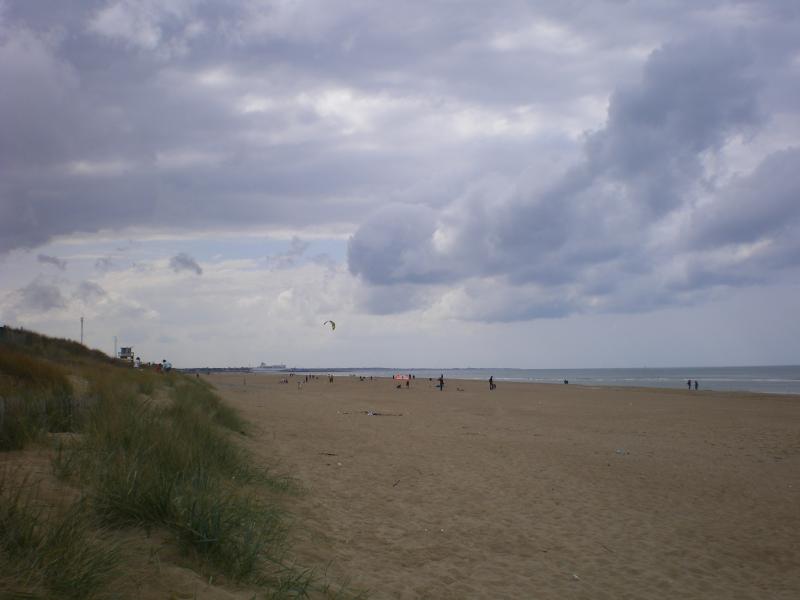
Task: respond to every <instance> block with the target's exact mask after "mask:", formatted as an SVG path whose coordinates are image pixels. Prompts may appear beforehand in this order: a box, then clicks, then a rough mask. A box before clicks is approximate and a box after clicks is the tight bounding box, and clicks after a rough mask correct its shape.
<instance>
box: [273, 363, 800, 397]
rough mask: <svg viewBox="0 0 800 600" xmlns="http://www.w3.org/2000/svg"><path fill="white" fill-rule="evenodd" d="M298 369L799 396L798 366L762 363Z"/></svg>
mask: <svg viewBox="0 0 800 600" xmlns="http://www.w3.org/2000/svg"><path fill="white" fill-rule="evenodd" d="M288 371H289V372H295V373H315V374H327V373H330V374H333V375H337V376H342V375H345V376H348V375H355V376H365V377H369V376H373V377H392V376H393V375H395V374H411V375H414V376H415V377H416V378H417V379H428V378H431V379H438V377H439V375H444V378H445V380H447V379H478V380H481V379H483V380H488V379H489V377H490V376H493V377H494V380H495V382H497V383H500V382H502V381H522V382H532V383H552V384H560V385H563V384H564V381H565V380H566V381H568V382H569V383H570V384H575V385H585V386H629V387H652V388H666V389H676V390H678V389H686V387H687V386H686V382H687V381H688V380H690V379H691V380H692V381H693V382H694V381H697V382H698V386H699V389H700V390H714V391H720V392H760V393H768V394H800V365H788V366H760V367H673V368H647V367H644V368H636V369H486V368H468V369H428V368H386V367H368V368H364V367H360V368H345V369H342V368H337V369H320V368H309V369H302V368H297V369H288Z"/></svg>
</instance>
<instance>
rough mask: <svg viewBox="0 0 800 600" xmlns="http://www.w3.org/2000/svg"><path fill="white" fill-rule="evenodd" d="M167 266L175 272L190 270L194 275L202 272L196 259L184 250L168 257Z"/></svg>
mask: <svg viewBox="0 0 800 600" xmlns="http://www.w3.org/2000/svg"><path fill="white" fill-rule="evenodd" d="M169 266H170V268H171V269H172V270H173V271H175V272H176V273H180V272H181V271H191V272H192V273H194V274H195V275H202V274H203V269H201V268H200V265H198V264H197V261H196V260H195V259H193V258H192V257H191V256H189V255H188V254H186V253H185V252H181V253H179V254H176V255H175V256H173V257H172V258H170V259H169Z"/></svg>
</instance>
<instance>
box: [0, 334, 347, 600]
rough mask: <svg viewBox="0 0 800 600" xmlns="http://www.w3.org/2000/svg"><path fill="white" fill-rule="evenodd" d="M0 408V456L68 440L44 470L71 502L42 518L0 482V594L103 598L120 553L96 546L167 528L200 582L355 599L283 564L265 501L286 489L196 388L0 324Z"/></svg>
mask: <svg viewBox="0 0 800 600" xmlns="http://www.w3.org/2000/svg"><path fill="white" fill-rule="evenodd" d="M72 381H75V382H78V383H76V384H75V385H73V384H72V383H71V382H72ZM76 387H77V389H76ZM0 398H2V415H1V416H0V450H2V449H11V448H17V449H18V448H23V447H24V446H25V444H27V443H30V442H31V441H33V440H36V439H41V434H42V433H44V432H47V431H50V432H54V431H74V432H77V433H78V435H76V436H74V437H70V438H66V439H61V441H60V442H59V443H58V446H57V447H56V452H55V456H54V458H53V467H54V472H55V473H56V475H57V476H58V477H60V478H62V479H63V480H65V481H67V482H69V484H70V485H77V486H78V487H79V488H80V491H81V497H82V500H81V501H80V502H79V503H77V504H75V505H73V506H67V507H64V508H61V509H51V508H46V507H44V506H43V505H41V504H40V503H39V502H38V501H37V500H36V498H35V494H34V493H33V492H30V491H20V489H14V488H12V487H10V486H8V485H6V483H5V482H4V480H0V589H8V590H10V591H11V592H13V593H14V594H16V596H17V597H26V596H25V594H28V596H27V597H31V598H36V597H60V598H93V597H98V596H102V594H104V593H108V592H104V590H105V589H106V587H107V585H108V582H109V581H110V580H111V578H112V575H113V572H114V569H115V565H116V564H117V563H118V562H119V553H118V551H117V550H116V549H115V548H114V547H112V546H109V545H107V544H102V543H100V542H98V541H97V539H98V537H100V536H103V535H105V534H106V533H107V532H113V531H114V530H115V529H118V528H119V529H123V528H129V527H131V526H133V527H143V528H144V529H146V530H151V529H152V530H158V531H167V532H171V533H172V537H173V540H174V543H175V545H176V547H177V548H178V549H180V550H181V551H182V553H183V554H184V556H185V557H187V559H188V560H189V561H190V563H191V564H194V565H195V568H196V570H198V571H199V572H200V573H202V574H203V575H204V576H206V577H208V578H209V580H214V581H218V580H223V581H232V582H238V583H242V584H249V585H252V586H256V588H257V589H258V597H264V598H302V597H308V595H309V594H310V593H312V591H313V592H314V593H315V594H317V595H319V594H320V593H322V595H323V597H327V598H333V597H337V598H349V597H355V596H354V595H352V594H348V593H345V592H343V591H341V590H340V591H339V592H337V593H334V592H333V591H332V589H331V587H330V586H329V585H323V584H320V583H319V582H318V580H317V578H316V577H315V576H314V574H313V573H312V572H311V571H310V570H307V569H302V568H299V567H297V566H296V565H294V564H293V563H292V562H291V561H290V560H289V559H288V558H287V556H288V547H287V543H286V541H287V526H286V520H285V518H284V517H283V514H282V511H281V510H280V509H279V508H278V503H277V502H276V501H275V498H276V495H278V494H287V493H289V494H292V493H296V492H297V490H298V486H297V485H296V484H295V483H294V480H293V479H292V478H290V477H286V476H274V475H272V474H271V473H269V472H268V471H266V470H263V469H257V468H255V467H254V465H253V462H252V460H251V458H250V457H249V456H248V455H247V454H246V453H245V451H244V450H243V448H242V446H241V444H239V443H238V442H237V439H238V438H240V437H241V436H242V435H246V432H247V431H248V426H247V423H246V422H245V421H244V420H243V419H242V418H241V417H240V416H239V414H238V413H237V412H236V411H235V410H233V409H231V408H230V407H229V406H227V405H226V404H225V403H224V402H222V401H221V399H220V398H219V397H218V396H217V395H216V393H215V392H214V391H213V389H212V388H211V387H210V386H209V385H208V384H207V383H206V382H205V381H202V380H199V379H196V378H191V377H186V376H184V375H182V374H180V373H175V372H173V373H169V374H158V373H155V372H154V371H150V370H145V369H132V368H130V366H129V364H127V363H124V362H122V361H115V360H114V359H110V358H108V357H106V356H105V355H102V353H99V352H97V351H92V350H88V349H86V348H85V347H83V346H81V345H80V344H77V343H75V342H71V341H68V340H56V339H53V338H46V337H44V336H39V335H37V334H35V333H32V332H27V331H24V330H15V329H10V328H8V327H0ZM11 592H9V593H11ZM110 595H111V596H112V597H113V594H110ZM0 597H2V595H0Z"/></svg>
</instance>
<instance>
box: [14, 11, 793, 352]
mask: <svg viewBox="0 0 800 600" xmlns="http://www.w3.org/2000/svg"><path fill="white" fill-rule="evenodd" d="M798 32H800V3H798V2H796V0H775V1H769V0H757V1H733V0H726V1H714V0H706V1H703V2H697V1H696V0H674V1H660V0H648V1H647V2H645V1H636V0H628V1H626V0H596V1H588V0H586V1H577V0H542V1H539V2H525V1H522V0H498V1H497V2H485V1H483V0H474V1H473V0H438V1H437V0H419V1H417V0H407V1H403V2H368V1H365V0H341V1H332V0H237V1H232V0H231V1H225V0H213V1H202V0H172V1H170V2H162V1H160V0H139V1H136V0H82V1H78V0H52V1H47V0H40V1H36V2H31V1H29V0H18V1H15V0H0V323H3V324H6V325H11V326H15V327H16V326H22V327H26V328H29V329H33V330H35V331H38V332H41V333H45V334H48V335H55V336H59V337H67V338H71V339H79V338H80V331H81V330H80V318H81V317H83V318H84V341H85V343H86V344H87V345H88V346H90V347H93V348H99V349H101V350H103V351H105V352H108V353H112V352H113V351H114V348H115V343H116V344H117V346H133V348H134V352H135V353H136V354H137V355H139V356H141V357H142V358H143V360H145V361H148V360H150V361H160V360H162V359H167V360H170V361H171V362H172V363H173V364H174V365H175V366H177V367H199V366H248V365H258V364H259V363H260V362H262V361H264V362H266V363H286V364H287V365H289V366H298V367H299V366H305V367H347V366H387V367H392V366H395V367H432V368H436V367H470V366H471V367H519V368H570V367H573V368H579V367H640V366H662V367H668V366H718V365H762V364H798V363H800V318H798V308H797V307H798V306H800V103H798V98H800V35H798ZM329 319H332V320H334V321H336V324H337V327H336V330H335V331H331V330H330V328H329V327H325V326H323V322H324V321H326V320H329ZM115 340H116V341H115Z"/></svg>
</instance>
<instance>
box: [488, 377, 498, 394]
mask: <svg viewBox="0 0 800 600" xmlns="http://www.w3.org/2000/svg"><path fill="white" fill-rule="evenodd" d="M496 387H497V386H496V385H495V384H494V375H489V391H491V390H493V389H494V388H496Z"/></svg>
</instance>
